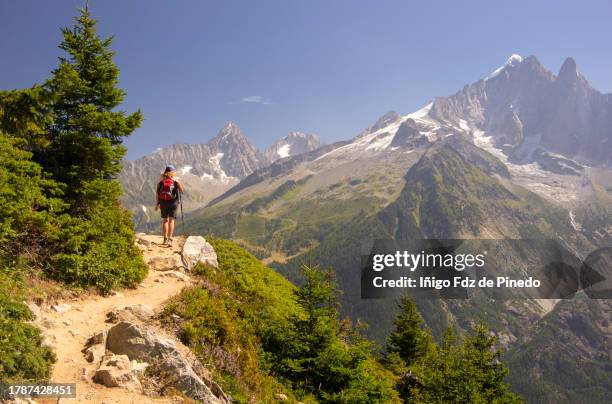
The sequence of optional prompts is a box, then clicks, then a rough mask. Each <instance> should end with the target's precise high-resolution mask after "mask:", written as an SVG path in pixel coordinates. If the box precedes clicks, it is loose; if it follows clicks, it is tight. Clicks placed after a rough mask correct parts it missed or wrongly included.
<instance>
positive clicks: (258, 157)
mask: <svg viewBox="0 0 612 404" xmlns="http://www.w3.org/2000/svg"><path fill="white" fill-rule="evenodd" d="M319 146H320V141H319V139H318V137H317V136H316V135H304V134H302V133H301V132H291V133H290V134H289V135H288V136H285V137H283V138H280V139H279V140H277V141H276V142H275V143H274V145H273V146H272V147H271V148H270V149H268V150H267V151H266V152H263V153H262V152H260V151H259V150H257V149H256V148H255V147H254V146H253V145H252V144H251V143H250V142H249V140H248V139H247V137H246V136H245V135H244V133H243V132H242V131H241V130H240V128H239V127H238V126H237V125H236V124H235V123H233V122H228V123H227V124H225V126H224V127H223V128H222V129H221V130H220V131H219V132H218V133H217V135H216V136H215V137H214V138H212V139H211V140H210V141H209V142H207V143H205V144H186V143H175V144H173V145H170V146H167V147H163V148H159V149H157V150H156V151H155V152H153V153H151V154H149V155H147V156H144V157H141V158H139V159H137V160H134V161H126V162H125V163H124V167H123V171H122V173H121V174H120V176H119V179H120V181H121V183H122V185H123V188H124V198H123V202H124V204H125V206H126V207H127V208H128V209H130V210H131V211H132V212H133V214H134V220H135V222H136V225H137V226H140V227H141V228H142V229H148V228H149V226H148V223H149V222H150V221H155V217H154V216H151V210H152V208H153V205H154V195H155V185H156V179H157V178H159V175H160V173H161V171H162V170H163V168H164V166H165V165H166V164H173V165H174V166H176V168H177V172H178V176H179V177H180V178H181V179H182V180H183V181H184V182H185V183H186V186H187V188H188V190H189V192H186V194H185V198H184V209H185V211H190V210H192V209H195V208H198V207H201V206H204V205H205V204H206V203H207V202H208V201H209V200H211V199H213V198H214V197H216V196H218V195H221V194H222V193H223V192H225V191H226V190H228V189H229V188H231V187H232V186H233V185H236V184H237V183H238V182H239V181H240V180H241V179H243V178H245V177H246V176H248V175H249V174H251V173H252V172H254V171H255V170H257V169H258V168H262V167H265V166H267V165H268V164H269V163H270V162H271V161H275V160H277V159H279V158H281V156H280V155H279V154H278V151H279V150H280V152H281V154H283V153H286V154H287V156H295V155H298V154H300V153H302V152H307V151H311V150H314V149H316V148H317V147H319ZM273 148H274V150H275V151H276V156H273V153H272V150H273Z"/></svg>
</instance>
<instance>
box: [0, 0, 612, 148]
mask: <svg viewBox="0 0 612 404" xmlns="http://www.w3.org/2000/svg"><path fill="white" fill-rule="evenodd" d="M494 3H498V4H494ZM82 4H83V3H82V1H75V0H53V1H47V0H45V1H43V0H40V1H33V0H19V1H8V0H7V1H2V2H0V38H1V39H0V55H1V57H0V88H1V89H10V88H20V87H27V86H30V85H31V84H32V83H34V82H42V81H43V80H44V79H45V78H47V77H48V76H49V72H50V71H51V70H52V69H53V68H54V67H55V66H56V64H57V56H59V55H60V54H61V53H60V51H59V49H58V48H57V44H58V43H59V42H60V31H59V28H60V27H61V26H65V25H69V24H70V23H71V18H72V17H73V16H74V15H75V14H76V10H77V8H78V7H79V6H80V5H82ZM90 7H91V9H92V11H93V14H94V17H96V18H97V19H98V20H99V31H100V33H102V34H103V35H110V34H112V35H114V36H115V42H114V49H115V51H116V52H117V55H116V58H115V60H116V62H117V64H118V65H119V67H120V68H121V86H122V87H123V88H124V89H125V90H126V91H127V93H128V96H127V98H126V102H125V106H124V109H126V110H128V111H132V110H134V109H136V108H140V109H141V110H142V111H143V113H144V115H145V121H144V123H143V125H142V127H141V128H140V129H138V130H137V132H135V133H134V135H132V136H131V137H130V138H129V139H127V141H126V145H127V146H128V149H129V154H128V156H129V158H137V157H139V156H141V155H143V154H147V153H150V152H151V151H153V150H154V149H155V148H157V147H160V146H164V145H167V144H171V143H174V142H178V141H181V142H188V143H197V142H206V141H207V140H208V139H210V138H211V137H213V136H214V135H215V134H216V133H217V131H218V130H219V129H220V127H221V126H222V125H223V124H224V123H225V122H226V121H228V120H232V121H234V122H236V123H237V124H238V125H239V126H240V127H241V128H242V130H243V131H244V132H245V134H246V135H247V136H248V137H249V139H251V141H252V142H253V143H254V144H255V145H256V146H257V147H259V148H264V147H266V146H268V145H270V144H271V143H272V142H273V141H274V140H275V139H276V138H278V137H280V136H283V135H285V134H286V133H287V132H289V131H292V130H299V131H304V132H314V133H317V134H319V135H320V137H321V138H322V140H324V141H325V142H328V143H329V142H332V141H335V140H341V139H348V138H350V137H353V136H355V135H356V134H358V133H359V132H360V131H361V130H362V129H364V128H365V127H367V126H368V125H370V124H371V123H372V122H374V121H375V120H376V119H377V118H378V117H379V116H380V115H382V114H383V113H385V112H386V111H389V110H396V111H398V112H400V113H407V112H411V111H413V110H416V109H418V108H420V107H421V106H423V105H425V104H426V103H428V102H429V100H430V99H431V98H432V97H434V96H439V95H448V94H451V93H454V92H455V91H457V90H459V89H460V88H461V87H463V85H465V84H467V83H470V82H472V81H475V80H477V79H479V78H482V77H485V76H486V75H487V74H489V73H490V72H491V71H492V70H494V69H495V68H497V67H498V66H499V65H501V64H503V63H504V61H505V60H506V59H507V57H508V56H509V55H510V54H512V53H518V54H521V55H523V56H527V55H530V54H534V55H536V56H537V57H538V58H539V59H540V61H542V63H543V64H544V65H545V66H546V67H547V68H549V69H550V70H552V71H553V72H554V73H557V71H558V69H559V67H560V66H561V63H562V62H563V60H564V59H565V57H567V56H573V57H574V58H575V59H576V60H577V62H578V66H579V69H580V70H581V72H582V73H583V74H584V75H585V76H586V77H587V78H588V79H589V81H590V82H591V84H592V85H593V86H594V87H595V88H597V89H599V90H600V91H602V92H611V91H612V74H610V72H612V52H611V51H610V49H611V48H610V38H612V24H610V21H612V2H609V1H581V2H576V1H560V0H555V1H519V0H513V1H504V2H492V1H424V0H421V1H386V0H379V1H359V0H353V1H348V0H346V1H331V0H327V1H318V0H304V1H298V0H295V1H292V0H274V1H272V0H271V1H265V0H258V1H229V0H219V1H214V2H213V1H186V0H183V1H167V0H166V1H163V0H129V1H126V0H121V1H119V0H104V1H102V0H92V1H90Z"/></svg>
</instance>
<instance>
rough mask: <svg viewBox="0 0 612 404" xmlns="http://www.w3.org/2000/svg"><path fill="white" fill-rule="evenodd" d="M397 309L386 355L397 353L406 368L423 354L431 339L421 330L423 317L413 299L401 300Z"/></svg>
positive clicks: (405, 298)
mask: <svg viewBox="0 0 612 404" xmlns="http://www.w3.org/2000/svg"><path fill="white" fill-rule="evenodd" d="M399 309H400V313H399V315H398V316H397V317H396V318H395V320H394V321H393V324H394V325H395V330H394V331H393V332H392V333H391V335H389V338H388V341H387V353H388V354H392V353H397V354H398V355H399V357H400V358H401V359H402V360H403V361H404V363H405V364H406V366H410V365H411V364H412V363H413V362H414V361H415V360H417V359H418V358H420V357H422V356H423V355H424V354H425V352H426V350H427V348H428V346H429V344H430V343H431V337H430V335H429V334H428V333H427V332H425V331H424V330H423V329H422V327H423V317H421V314H420V313H419V311H418V309H417V306H416V304H415V302H414V300H413V299H411V298H410V297H404V298H402V300H401V301H400V304H399Z"/></svg>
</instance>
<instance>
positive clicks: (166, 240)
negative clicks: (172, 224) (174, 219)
mask: <svg viewBox="0 0 612 404" xmlns="http://www.w3.org/2000/svg"><path fill="white" fill-rule="evenodd" d="M167 243H168V239H167V238H166V237H164V242H163V243H161V245H166V244H167Z"/></svg>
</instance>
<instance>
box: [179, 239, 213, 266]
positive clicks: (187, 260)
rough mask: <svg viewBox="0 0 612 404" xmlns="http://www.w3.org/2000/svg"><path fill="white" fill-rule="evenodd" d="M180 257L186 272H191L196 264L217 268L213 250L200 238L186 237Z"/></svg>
mask: <svg viewBox="0 0 612 404" xmlns="http://www.w3.org/2000/svg"><path fill="white" fill-rule="evenodd" d="M181 255H182V257H183V263H184V265H185V268H186V269H187V270H188V271H191V270H192V269H193V267H195V266H196V265H197V264H198V263H202V264H207V265H211V266H213V267H215V268H218V267H219V262H218V261H217V254H216V253H215V250H214V248H213V247H212V246H211V245H210V244H209V243H208V242H207V241H206V239H204V237H202V236H189V237H187V240H185V244H184V245H183V250H182V252H181Z"/></svg>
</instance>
